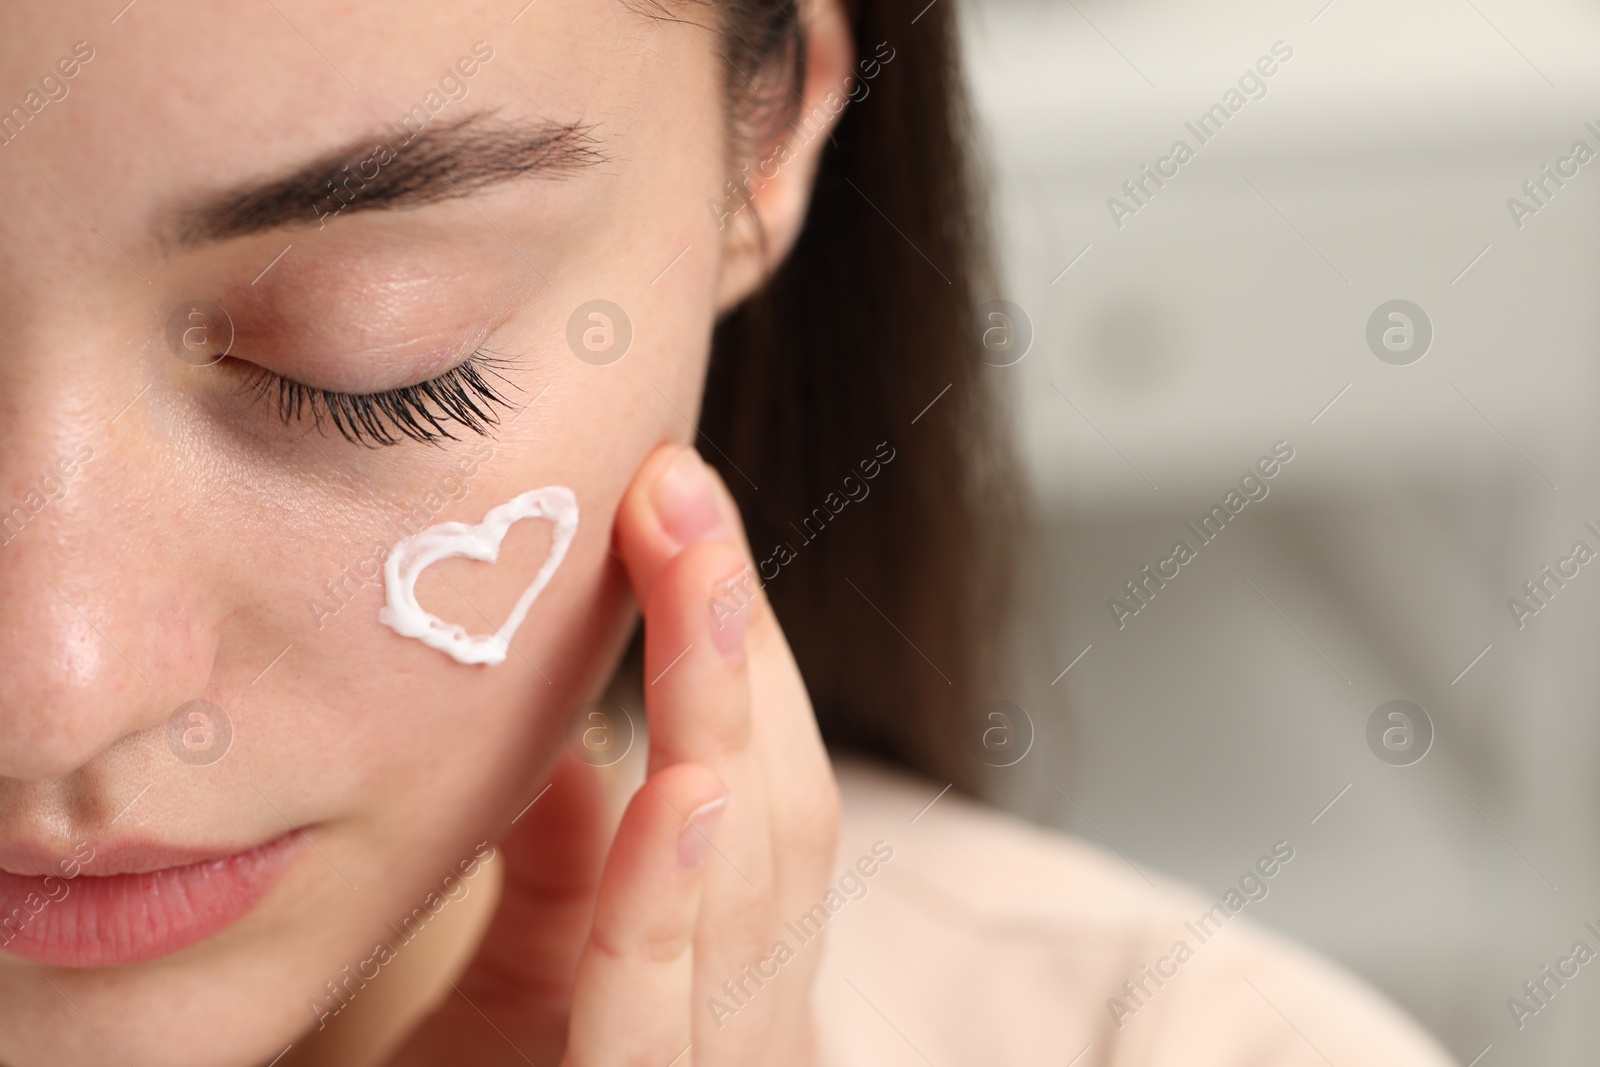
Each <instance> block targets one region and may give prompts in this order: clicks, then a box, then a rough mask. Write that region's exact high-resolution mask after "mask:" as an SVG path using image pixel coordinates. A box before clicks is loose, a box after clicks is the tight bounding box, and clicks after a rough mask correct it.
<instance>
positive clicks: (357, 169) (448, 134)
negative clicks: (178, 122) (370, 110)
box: [171, 112, 608, 247]
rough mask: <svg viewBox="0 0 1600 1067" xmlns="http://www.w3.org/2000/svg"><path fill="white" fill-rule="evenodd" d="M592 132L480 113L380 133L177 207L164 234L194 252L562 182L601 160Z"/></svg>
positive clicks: (603, 157)
mask: <svg viewBox="0 0 1600 1067" xmlns="http://www.w3.org/2000/svg"><path fill="white" fill-rule="evenodd" d="M593 131H594V127H593V126H592V125H583V124H580V123H557V122H539V123H532V124H528V123H523V124H509V123H501V122H495V121H494V120H493V119H492V117H491V115H490V114H489V113H487V112H479V113H477V114H473V115H468V116H466V117H465V118H462V119H459V120H457V121H455V122H453V123H450V124H448V125H441V126H434V127H429V128H424V129H422V130H420V131H417V132H415V133H413V132H411V131H409V128H405V127H395V126H394V125H393V124H390V126H389V127H388V130H386V131H385V133H384V134H383V135H378V136H374V137H370V138H367V139H365V140H362V141H358V142H354V143H352V144H350V145H349V146H347V147H345V148H343V149H339V150H337V151H333V152H329V153H327V154H325V155H322V156H319V157H317V158H316V159H313V160H311V161H310V162H308V163H305V164H303V165H301V166H300V167H298V168H296V169H295V170H293V171H291V172H290V173H288V174H286V175H284V176H282V177H277V178H271V179H267V180H264V181H260V182H256V183H252V184H247V185H242V186H239V187H236V188H233V189H228V190H223V191H222V192H219V193H216V194H213V195H211V196H208V197H205V198H203V199H201V200H200V201H199V202H198V203H193V204H187V205H184V206H183V207H182V208H180V209H178V210H177V211H176V212H175V213H174V214H175V216H176V217H175V220H174V224H173V225H172V226H171V233H172V236H173V238H174V240H175V243H176V244H177V245H179V246H180V247H192V246H195V245H201V244H206V243H209V242H212V241H222V240H227V239H228V238H232V237H243V236H246V235H248V234H254V233H261V232H264V231H267V230H275V229H279V228H282V227H286V226H299V225H308V224H311V223H319V224H325V223H323V220H325V219H326V218H328V217H329V216H331V215H335V214H340V213H344V212H350V211H378V210H385V211H388V210H395V209H398V208H409V207H419V206H422V205H424V204H429V203H433V202H435V201H439V200H444V199H446V198H448V197H452V196H465V195H466V194H468V193H470V192H473V191H476V190H479V189H484V188H487V187H489V186H493V185H499V184H501V183H504V182H509V181H513V180H516V179H518V178H526V177H533V176H545V177H563V176H566V175H568V174H571V173H573V172H575V171H578V170H582V169H584V168H586V167H592V166H596V165H598V164H600V163H603V162H605V161H606V160H607V158H608V157H607V156H606V155H605V153H604V152H603V151H602V150H601V142H600V141H599V139H598V138H596V137H595V136H594V132H593ZM396 134H398V135H399V136H395V135H396ZM385 149H387V153H388V154H389V155H390V156H391V158H389V159H387V160H384V159H383V156H384V155H385ZM374 170H376V173H374Z"/></svg>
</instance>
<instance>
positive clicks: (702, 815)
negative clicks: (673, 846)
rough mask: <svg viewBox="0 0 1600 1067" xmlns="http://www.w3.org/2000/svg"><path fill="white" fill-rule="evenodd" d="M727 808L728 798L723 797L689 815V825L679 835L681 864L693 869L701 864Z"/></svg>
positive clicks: (679, 860)
mask: <svg viewBox="0 0 1600 1067" xmlns="http://www.w3.org/2000/svg"><path fill="white" fill-rule="evenodd" d="M727 806H728V798H727V797H725V796H722V797H718V798H717V799H716V800H713V801H711V802H710V803H709V804H702V805H700V806H699V807H698V808H695V809H694V810H693V811H691V812H690V813H689V825H688V826H685V827H684V828H683V831H682V832H681V833H679V834H678V862H679V863H680V864H682V865H683V866H685V867H693V866H694V865H695V864H697V863H699V862H700V857H702V856H704V855H705V854H706V849H707V848H708V847H710V845H711V835H712V834H714V833H716V832H717V823H719V822H721V821H722V811H723V809H724V808H726V807H727Z"/></svg>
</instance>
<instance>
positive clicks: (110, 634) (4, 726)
mask: <svg viewBox="0 0 1600 1067" xmlns="http://www.w3.org/2000/svg"><path fill="white" fill-rule="evenodd" d="M115 430H116V428H115V427H108V428H107V429H106V430H105V431H102V433H101V434H100V435H99V439H98V440H90V439H89V437H88V436H85V437H83V438H81V439H76V440H72V439H68V440H61V439H59V438H51V441H50V443H49V444H48V445H36V444H34V443H33V442H35V441H38V440H40V438H42V437H45V436H46V435H44V434H40V435H38V436H33V435H30V434H17V435H15V436H14V437H12V435H10V434H8V437H12V440H13V441H16V442H18V443H19V444H22V443H23V442H27V443H26V444H25V445H23V447H20V448H17V449H15V450H11V451H7V452H5V453H4V454H0V778H10V779H17V780H23V781H42V780H46V779H51V778H57V777H60V776H62V775H65V774H68V773H70V772H71V771H73V770H75V769H77V768H79V767H82V766H84V765H85V764H87V763H89V762H90V761H91V760H93V759H94V758H95V757H96V756H97V755H98V754H100V753H102V752H104V751H105V750H106V749H107V748H108V747H110V746H111V745H113V744H115V743H116V742H117V741H118V740H120V739H122V738H124V737H127V736H129V735H130V734H134V733H138V732H140V731H144V730H148V729H149V728H151V727H152V726H156V725H158V724H160V723H162V722H164V721H165V720H166V718H167V717H168V715H169V714H170V713H171V711H172V709H173V708H175V707H177V706H178V704H180V703H182V702H183V701H184V700H186V699H191V698H193V697H195V696H197V695H198V693H199V689H200V688H201V687H203V685H204V684H205V680H206V677H207V675H208V673H209V662H210V654H211V650H212V646H211V644H209V643H208V642H207V641H205V640H203V639H201V638H200V637H199V635H198V633H197V631H198V630H199V629H200V627H199V625H198V623H197V621H196V611H195V608H194V605H193V604H191V603H188V602H186V600H185V598H184V595H183V591H182V589H181V588H179V587H177V586H176V585H175V584H174V583H175V582H176V581H177V580H178V577H179V575H181V574H182V573H183V568H182V567H181V566H175V564H176V563H177V561H175V560H172V559H171V558H170V557H171V552H172V550H171V548H170V547H169V546H165V545H164V543H163V539H162V538H161V537H159V536H158V529H157V527H158V522H159V519H158V517H157V516H156V515H154V514H152V510H153V507H154V505H153V504H152V503H151V501H152V500H153V499H155V498H157V497H158V496H159V494H153V493H150V492H148V491H147V490H148V487H149V486H150V485H151V480H150V479H148V478H141V477H140V475H139V471H138V466H139V464H138V461H137V458H136V456H135V454H134V451H133V447H134V445H133V438H132V437H131V436H129V435H123V436H122V437H121V438H120V439H119V438H118V437H117V435H116V433H115ZM119 445H120V446H121V447H118V446H119ZM141 484H142V485H143V486H145V487H146V489H145V491H141V490H140V489H139V488H138V487H139V486H141ZM157 484H159V483H157ZM130 489H132V490H133V491H132V492H130Z"/></svg>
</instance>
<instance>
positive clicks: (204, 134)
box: [0, 0, 721, 285]
mask: <svg viewBox="0 0 1600 1067" xmlns="http://www.w3.org/2000/svg"><path fill="white" fill-rule="evenodd" d="M84 57H87V58H84ZM715 57H716V50H715V45H714V43H713V42H712V41H711V39H710V38H709V36H708V35H707V34H706V33H705V32H703V31H702V30H701V29H700V28H699V27H697V26H693V25H690V24H687V23H684V22H681V21H673V20H669V19H661V18H655V17H650V16H649V15H648V14H644V13H641V11H640V10H639V5H637V4H634V3H632V2H625V0H536V2H534V3H532V4H525V3H524V2H523V0H511V2H510V3H505V2H495V3H489V2H482V0H452V2H451V3H448V4H439V3H436V2H432V0H427V2H424V0H400V2H392V0H391V2H384V3H378V2H376V0H358V2H347V3H337V4H335V3H322V2H312V0H271V2H267V0H261V2H251V3H242V4H229V5H218V4H215V3H213V2H211V0H135V2H134V3H133V4H132V5H131V6H128V7H124V8H121V9H120V10H119V8H118V6H117V5H113V6H111V7H110V8H107V7H106V6H104V5H103V4H101V3H100V2H99V0H95V2H93V3H90V2H85V0H66V2H56V0H27V2H16V0H13V2H9V3H6V4H4V5H0V71H4V72H5V74H4V75H0V132H4V126H3V118H4V116H5V114H6V113H8V112H9V111H11V109H13V107H14V106H15V107H18V108H21V109H22V114H21V117H20V118H17V119H14V120H13V126H15V127H17V128H18V129H19V130H20V132H18V133H16V134H15V135H13V136H12V139H11V140H10V142H9V143H5V144H0V274H4V275H6V276H9V277H12V278H16V277H19V276H20V274H21V273H26V272H28V271H33V270H38V271H43V272H46V273H51V272H56V271H62V270H70V269H74V268H75V267H76V266H82V265H85V264H89V263H93V264H95V265H96V266H97V267H106V266H107V265H106V264H105V263H102V260H106V259H108V258H109V260H110V261H111V266H109V267H107V270H108V271H109V270H110V269H111V268H112V267H114V268H115V269H116V270H121V271H126V272H127V275H128V277H127V279H124V280H125V281H126V280H129V279H131V281H132V282H133V283H138V284H139V285H143V284H144V283H143V282H141V281H140V278H138V277H134V276H133V275H134V272H132V271H128V268H127V263H126V262H124V261H133V262H136V263H139V264H144V265H147V264H149V263H150V262H152V261H155V260H157V259H158V258H159V256H160V253H161V248H160V242H159V241H158V240H157V239H156V235H155V231H156V230H157V229H158V227H159V224H160V221H161V219H162V217H163V214H164V213H166V212H169V211H170V209H171V207H172V206H173V205H174V204H175V203H176V204H182V203H184V202H187V201H194V200H198V199H201V198H204V197H205V196H207V195H208V194H212V193H215V192H217V191H218V190H226V189H230V188H234V187H244V186H249V185H251V184H255V183H260V182H262V181H264V180H269V179H271V178H273V177H275V176H278V175H280V174H282V173H284V172H285V170H286V169H290V168H294V167H298V166H301V165H303V164H304V163H306V162H307V161H308V160H313V159H316V158H318V157H323V156H326V155H328V154H329V153H330V152H335V151H338V150H342V149H345V148H347V147H348V146H350V145H352V144H359V143H361V142H362V141H363V140H364V139H371V140H374V141H376V140H377V139H378V138H380V137H384V136H387V135H388V134H389V132H390V131H393V132H394V133H396V134H399V135H401V136H403V135H404V134H405V132H406V131H407V130H409V129H411V128H412V127H414V126H416V125H417V124H419V123H426V124H428V125H430V126H431V127H433V128H438V127H441V126H444V125H447V124H449V123H450V122H452V121H455V120H458V119H461V118H464V117H466V116H468V115H470V114H473V113H488V114H491V115H492V116H493V117H494V118H495V119H496V120H505V121H508V122H521V121H539V122H557V123H560V122H567V123H571V122H582V123H585V124H587V125H588V126H589V127H591V128H592V129H594V131H595V132H596V136H597V137H600V138H602V139H604V140H605V141H606V142H607V143H608V144H610V145H613V146H616V147H617V149H618V150H616V151H614V152H613V153H612V155H613V156H614V158H615V159H616V160H617V162H616V164H615V165H614V167H612V168H611V170H612V173H611V175H610V177H609V179H608V180H610V181H611V183H612V184H611V193H610V194H609V195H627V192H626V190H627V189H629V188H633V186H632V185H631V182H632V181H633V178H634V175H631V174H629V173H628V171H629V162H630V160H633V161H651V162H652V163H655V162H659V160H660V159H661V158H662V154H663V153H664V152H668V151H675V150H677V146H681V145H684V144H685V143H686V142H689V143H692V142H693V141H694V140H695V138H697V137H700V139H701V140H703V139H704V138H703V137H702V136H701V132H706V131H708V134H707V135H715V136H720V132H721V126H720V120H719V118H718V116H717V112H716V110H715V108H714V107H712V106H707V105H711V104H713V103H714V102H715V101H716V100H718V99H719V98H720V68H718V66H717V64H716V62H715ZM63 61H65V62H63ZM68 70H70V71H72V76H71V77H67V76H65V72H66V71H68ZM408 124H409V125H408ZM702 128H703V129H702ZM697 131H700V132H697ZM701 147H704V146H703V145H702V146H701ZM633 169H635V170H637V169H639V168H638V167H637V166H636V167H634V168H633ZM107 243H109V244H111V245H113V246H114V247H115V248H116V249H117V250H118V252H119V253H120V254H121V259H118V257H117V256H109V257H107V255H106V253H107V251H108V250H107V248H106V247H105V246H106V244H107ZM47 253H48V254H47ZM41 261H43V262H42V263H41ZM34 281H35V283H37V284H40V285H43V284H45V279H44V277H43V276H42V275H36V276H35V278H34Z"/></svg>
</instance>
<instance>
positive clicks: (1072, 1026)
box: [786, 762, 1451, 1067]
mask: <svg viewBox="0 0 1600 1067" xmlns="http://www.w3.org/2000/svg"><path fill="white" fill-rule="evenodd" d="M838 770H839V782H840V787H841V789H842V792H843V795H844V804H845V820H844V828H843V831H842V833H841V838H840V852H839V859H838V865H837V871H838V874H837V876H836V878H835V881H834V886H833V889H832V890H830V892H829V893H828V894H827V895H826V897H825V898H824V899H823V900H820V901H818V902H816V906H814V907H812V908H811V909H810V910H809V911H808V912H806V913H805V914H804V915H800V916H795V917H794V919H793V920H792V921H791V922H790V923H789V924H788V925H787V926H786V930H787V931H788V933H789V936H790V938H792V939H793V941H794V946H793V947H794V950H795V951H796V952H797V953H798V952H806V951H822V952H823V953H824V954H823V962H822V966H821V970H820V972H819V975H818V980H817V992H816V996H817V1013H818V1029H819V1047H820V1049H821V1052H822V1056H821V1059H820V1062H821V1063H823V1064H825V1065H827V1067H857V1065H861V1067H865V1065H867V1064H872V1065H874V1067H884V1065H895V1064H902V1063H903V1064H916V1065H919V1067H926V1065H927V1064H928V1063H934V1064H938V1065H939V1067H959V1065H964V1064H985V1065H989V1064H1010V1063H1029V1064H1036V1063H1056V1064H1069V1063H1070V1064H1072V1065H1073V1067H1113V1065H1114V1067H1131V1065H1141V1067H1166V1065H1169V1064H1170V1065H1174V1067H1176V1065H1180V1064H1181V1065H1183V1067H1210V1065H1217V1067H1222V1065H1228V1067H1236V1065H1239V1064H1261V1065H1272V1067H1290V1065H1292V1067H1300V1065H1305V1067H1327V1065H1328V1064H1335V1065H1339V1067H1343V1065H1345V1064H1363V1063H1384V1064H1386V1065H1389V1067H1444V1065H1446V1064H1449V1063H1450V1062H1451V1060H1450V1058H1449V1057H1448V1056H1447V1055H1446V1053H1445V1052H1444V1050H1443V1049H1441V1048H1440V1047H1439V1045H1438V1043H1437V1042H1435V1041H1434V1040H1433V1039H1432V1038H1431V1037H1429V1036H1428V1035H1427V1034H1426V1033H1424V1032H1423V1031H1422V1029H1421V1028H1420V1027H1419V1026H1417V1025H1416V1024H1415V1023H1414V1022H1412V1021H1411V1020H1410V1019H1408V1018H1407V1017H1406V1016H1405V1015H1404V1014H1403V1013H1402V1012H1401V1011H1400V1010H1399V1009H1398V1008H1396V1007H1394V1006H1393V1005H1392V1004H1390V1003H1389V1002H1388V1001H1386V1000H1385V999H1384V998H1383V997H1382V996H1380V995H1379V994H1378V993H1376V992H1375V991H1373V990H1372V989H1370V988H1369V987H1367V986H1366V985H1365V984H1364V983H1362V982H1361V981H1360V980H1359V979H1357V978H1355V977H1354V976H1352V975H1350V974H1349V973H1347V972H1345V971H1343V970H1341V969H1340V968H1338V967H1337V966H1336V965H1334V964H1332V963H1330V962H1328V961H1326V960H1323V959H1320V958H1318V957H1317V956H1316V955H1314V954H1313V953H1311V952H1310V951H1308V950H1306V949H1304V948H1301V947H1299V946H1297V945H1295V944H1294V943H1293V942H1291V941H1289V940H1287V939H1285V938H1282V937H1280V936H1278V935H1275V934H1272V933H1271V932H1269V931H1267V930H1265V929H1263V928H1261V927H1259V926H1257V925H1255V924H1254V923H1253V922H1252V921H1251V919H1250V917H1249V914H1248V912H1249V906H1250V899H1249V893H1250V891H1251V890H1252V883H1251V882H1249V881H1246V884H1245V889H1244V890H1243V891H1235V892H1233V893H1231V894H1225V895H1224V896H1223V897H1222V898H1219V899H1207V898H1206V897H1205V896H1204V895H1203V894H1201V893H1200V892H1198V891H1196V890H1194V889H1192V888H1188V887H1184V886H1181V885H1178V884H1176V883H1164V882H1163V880H1162V879H1160V878H1159V877H1157V876H1156V875H1155V874H1153V873H1150V875H1149V876H1150V878H1151V879H1152V880H1153V882H1154V884H1151V882H1147V881H1146V880H1145V877H1144V875H1142V874H1141V873H1139V872H1137V871H1135V870H1134V869H1133V868H1132V867H1131V866H1130V865H1129V864H1128V863H1127V862H1126V861H1124V860H1123V859H1122V858H1121V857H1119V856H1117V855H1116V854H1115V853H1114V852H1105V851H1102V850H1100V849H1098V848H1095V847H1092V846H1089V845H1086V844H1084V843H1083V842H1081V841H1077V840H1075V839H1073V838H1070V837H1066V836H1064V835H1060V834H1053V833H1050V832H1049V831H1046V830H1043V829H1040V828H1038V827H1034V826H1031V825H1029V824H1027V823H1025V822H1022V821H1020V820H1017V819H1013V818H1010V817H1008V816H1006V815H1003V814H1000V813H997V812H995V811H993V810H992V809H988V808H985V807H983V806H981V805H976V804H972V803H971V802H969V801H966V800H964V799H962V798H960V797H957V796H954V795H946V796H939V795H938V794H939V787H938V786H937V785H932V786H930V785H928V784H927V783H926V782H923V781H920V780H917V779H914V778H909V777H903V776H900V775H898V774H896V773H893V772H889V771H885V770H882V769H880V768H876V767H874V766H872V765H869V764H862V763H853V762H846V763H842V764H841V765H840V766H839V768H838ZM936 797H938V799H937V801H936V802H934V801H935V798H936ZM930 802H934V803H932V806H931V807H930V806H929V804H930ZM1262 860H1263V861H1265V862H1261V863H1260V864H1259V867H1258V868H1256V873H1257V876H1258V877H1259V878H1260V879H1261V881H1262V882H1263V883H1266V882H1268V881H1269V880H1270V879H1272V878H1275V877H1281V876H1282V874H1283V873H1285V872H1286V871H1288V870H1290V869H1292V866H1293V849H1292V846H1290V845H1289V844H1288V843H1287V842H1283V843H1281V845H1279V846H1275V847H1274V848H1273V849H1268V850H1267V851H1266V852H1265V853H1264V855H1263V857H1262ZM1261 871H1270V872H1271V873H1268V874H1263V873H1261ZM822 930H826V937H825V938H822V937H818V936H817V935H818V933H819V932H820V931H822ZM1075 1057H1077V1058H1076V1059H1075Z"/></svg>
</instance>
